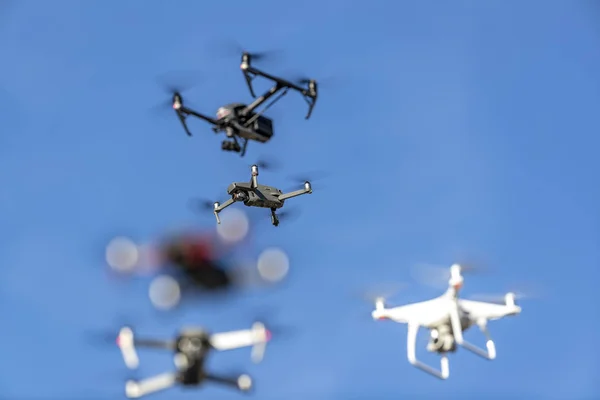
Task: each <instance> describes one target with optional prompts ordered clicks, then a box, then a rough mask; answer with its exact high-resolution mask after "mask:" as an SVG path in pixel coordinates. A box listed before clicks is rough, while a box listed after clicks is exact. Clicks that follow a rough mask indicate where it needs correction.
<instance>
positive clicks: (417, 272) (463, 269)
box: [410, 263, 486, 289]
mask: <svg viewBox="0 0 600 400" xmlns="http://www.w3.org/2000/svg"><path fill="white" fill-rule="evenodd" d="M454 265H458V266H460V274H461V275H463V274H464V275H466V274H472V273H479V272H482V271H485V270H486V268H484V267H482V266H481V265H480V264H471V263H455V264H453V265H450V264H448V265H440V264H425V263H421V264H416V265H413V266H412V267H411V270H410V273H411V276H412V277H413V279H414V280H415V281H417V282H419V283H420V284H422V285H426V286H430V287H434V288H439V289H442V288H445V287H447V286H448V281H449V280H450V278H451V277H452V267H453V266H454Z"/></svg>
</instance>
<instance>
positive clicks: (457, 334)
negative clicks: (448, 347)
mask: <svg viewBox="0 0 600 400" xmlns="http://www.w3.org/2000/svg"><path fill="white" fill-rule="evenodd" d="M450 319H451V323H452V331H453V334H454V339H455V340H456V343H457V344H458V345H459V346H462V347H464V348H465V349H467V350H469V351H470V352H472V353H475V354H477V355H478V356H480V357H483V358H485V359H487V360H493V359H494V358H496V346H495V345H494V341H493V340H492V338H491V337H490V334H489V332H488V330H487V327H486V323H487V321H485V320H482V321H478V322H477V325H479V329H481V332H483V334H484V335H485V338H486V342H485V345H486V347H487V351H485V350H483V349H481V348H479V347H477V346H475V345H474V344H472V343H469V342H467V341H466V340H465V339H464V337H463V334H462V327H461V324H460V317H459V315H458V309H457V308H454V309H453V310H452V312H451V313H450Z"/></svg>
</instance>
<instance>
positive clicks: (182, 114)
mask: <svg viewBox="0 0 600 400" xmlns="http://www.w3.org/2000/svg"><path fill="white" fill-rule="evenodd" d="M173 109H175V112H176V113H177V117H178V118H179V121H181V125H183V129H185V133H186V134H187V135H188V136H192V133H191V132H190V130H189V128H188V126H187V123H186V121H185V119H186V118H187V117H188V115H192V116H194V117H196V118H200V119H202V120H204V121H206V122H208V123H209V124H212V125H218V122H217V120H216V119H214V118H211V117H209V116H206V115H204V114H201V113H199V112H197V111H194V110H192V109H190V108H187V107H185V106H184V105H183V104H181V103H179V104H178V103H173Z"/></svg>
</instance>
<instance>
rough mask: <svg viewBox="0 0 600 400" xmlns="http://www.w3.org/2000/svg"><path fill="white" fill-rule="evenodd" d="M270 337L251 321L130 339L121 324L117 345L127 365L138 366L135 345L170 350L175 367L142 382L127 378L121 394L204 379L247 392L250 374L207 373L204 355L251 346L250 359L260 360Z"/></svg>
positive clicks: (141, 393)
mask: <svg viewBox="0 0 600 400" xmlns="http://www.w3.org/2000/svg"><path fill="white" fill-rule="evenodd" d="M270 339H271V333H270V332H269V331H268V330H267V329H266V328H265V326H264V325H263V324H262V323H260V322H256V323H254V325H253V326H252V328H251V329H243V330H238V331H231V332H223V333H214V334H210V333H209V332H208V331H206V330H204V329H202V328H191V329H183V330H181V331H180V332H179V334H178V335H177V337H176V338H175V339H174V340H155V339H138V338H135V339H134V335H133V331H132V330H131V329H130V328H128V327H123V328H122V329H121V330H120V332H119V336H118V338H117V344H118V346H119V348H120V349H121V353H122V355H123V360H124V361H125V364H126V365H127V367H128V368H130V369H136V368H137V367H138V365H139V358H138V355H137V352H136V349H135V348H136V346H138V347H151V348H159V349H165V350H171V351H173V352H174V353H175V357H174V361H175V365H176V367H177V371H175V372H173V373H164V374H160V375H157V376H155V377H152V378H148V379H144V380H142V381H128V382H127V384H126V385H125V393H126V395H127V397H129V398H139V397H141V396H145V395H147V394H150V393H153V392H157V391H160V390H164V389H168V388H170V387H172V386H174V385H176V384H180V385H183V386H188V387H190V386H199V385H200V384H202V383H204V382H207V381H208V382H213V383H219V384H224V385H226V386H230V387H233V388H236V389H238V390H241V391H248V390H250V389H251V388H252V379H251V378H250V376H248V375H246V374H243V375H239V376H233V377H226V376H219V375H215V374H212V373H210V372H207V371H206V370H205V368H204V364H205V362H206V358H207V356H208V354H209V353H210V351H211V350H219V351H223V350H232V349H237V348H240V347H249V346H252V347H253V349H252V360H253V361H254V362H260V361H261V360H262V358H263V355H264V351H265V346H266V343H267V342H268V341H269V340H270Z"/></svg>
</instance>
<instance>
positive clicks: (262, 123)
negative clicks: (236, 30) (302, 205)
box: [173, 52, 317, 157]
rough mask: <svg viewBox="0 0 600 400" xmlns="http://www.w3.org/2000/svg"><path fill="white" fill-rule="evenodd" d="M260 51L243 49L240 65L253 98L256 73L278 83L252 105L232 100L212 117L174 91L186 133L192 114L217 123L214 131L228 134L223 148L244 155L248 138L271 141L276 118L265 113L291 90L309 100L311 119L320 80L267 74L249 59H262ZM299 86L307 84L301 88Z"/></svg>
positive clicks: (174, 99) (178, 115)
mask: <svg viewBox="0 0 600 400" xmlns="http://www.w3.org/2000/svg"><path fill="white" fill-rule="evenodd" d="M260 56H261V55H260V54H251V53H248V52H244V53H243V54H242V63H241V65H240V68H241V70H242V73H243V74H244V78H245V79H246V83H247V84H248V89H249V90H250V94H251V95H252V97H254V98H256V95H255V93H254V89H253V87H252V81H253V80H254V78H256V77H257V76H262V77H264V78H266V79H269V80H271V81H273V82H275V85H274V86H273V87H272V88H271V89H269V90H268V91H266V92H265V93H264V94H263V95H262V96H260V97H258V98H257V99H256V100H255V101H254V102H252V103H251V104H249V105H245V104H242V103H231V104H228V105H225V106H223V107H221V108H219V109H218V110H217V118H216V119H215V118H211V117H209V116H206V115H204V114H201V113H199V112H197V111H194V110H192V109H190V108H187V107H186V106H185V105H184V103H183V97H182V96H181V93H180V92H179V91H174V93H173V109H174V110H175V113H176V114H177V117H178V118H179V120H180V121H181V124H182V125H183V128H184V129H185V132H186V133H187V134H188V136H192V133H191V132H190V130H189V129H188V126H187V123H186V118H187V117H188V116H190V115H192V116H194V117H197V118H200V119H203V120H204V121H207V122H209V123H210V124H212V125H214V126H213V128H212V130H213V131H214V132H215V133H219V132H225V135H226V136H227V137H228V138H229V139H230V140H224V141H223V143H222V144H221V149H222V150H225V151H234V152H237V153H241V156H242V157H243V156H244V154H246V147H247V145H248V141H249V140H254V141H257V142H260V143H266V142H268V141H269V140H270V139H271V137H272V136H273V133H274V132H273V120H272V119H270V118H268V117H265V116H264V115H263V113H264V112H265V111H266V110H267V109H268V108H269V107H271V106H272V105H273V104H275V103H276V102H277V101H278V100H279V99H281V98H282V97H283V96H284V95H285V94H287V92H288V91H289V90H290V89H293V90H296V91H298V92H300V93H301V94H302V96H303V97H304V99H305V100H306V102H307V103H308V113H307V114H306V119H309V118H310V116H311V114H312V111H313V108H314V106H315V103H316V101H317V82H316V81H315V80H314V79H299V80H298V84H296V83H292V82H290V81H287V80H285V79H281V78H278V77H275V76H273V75H271V74H267V73H265V72H263V71H261V70H259V69H257V68H255V67H253V66H252V65H250V62H251V60H252V58H254V59H259V58H260ZM300 85H305V86H306V87H302V86H300ZM276 94H278V96H277V97H275V98H274V99H273V100H272V101H271V103H269V104H268V105H266V106H265V107H264V108H263V109H262V111H260V112H256V109H257V108H258V107H260V106H261V105H262V104H263V103H265V102H266V101H267V100H269V99H270V98H271V97H273V96H275V95H276Z"/></svg>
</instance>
